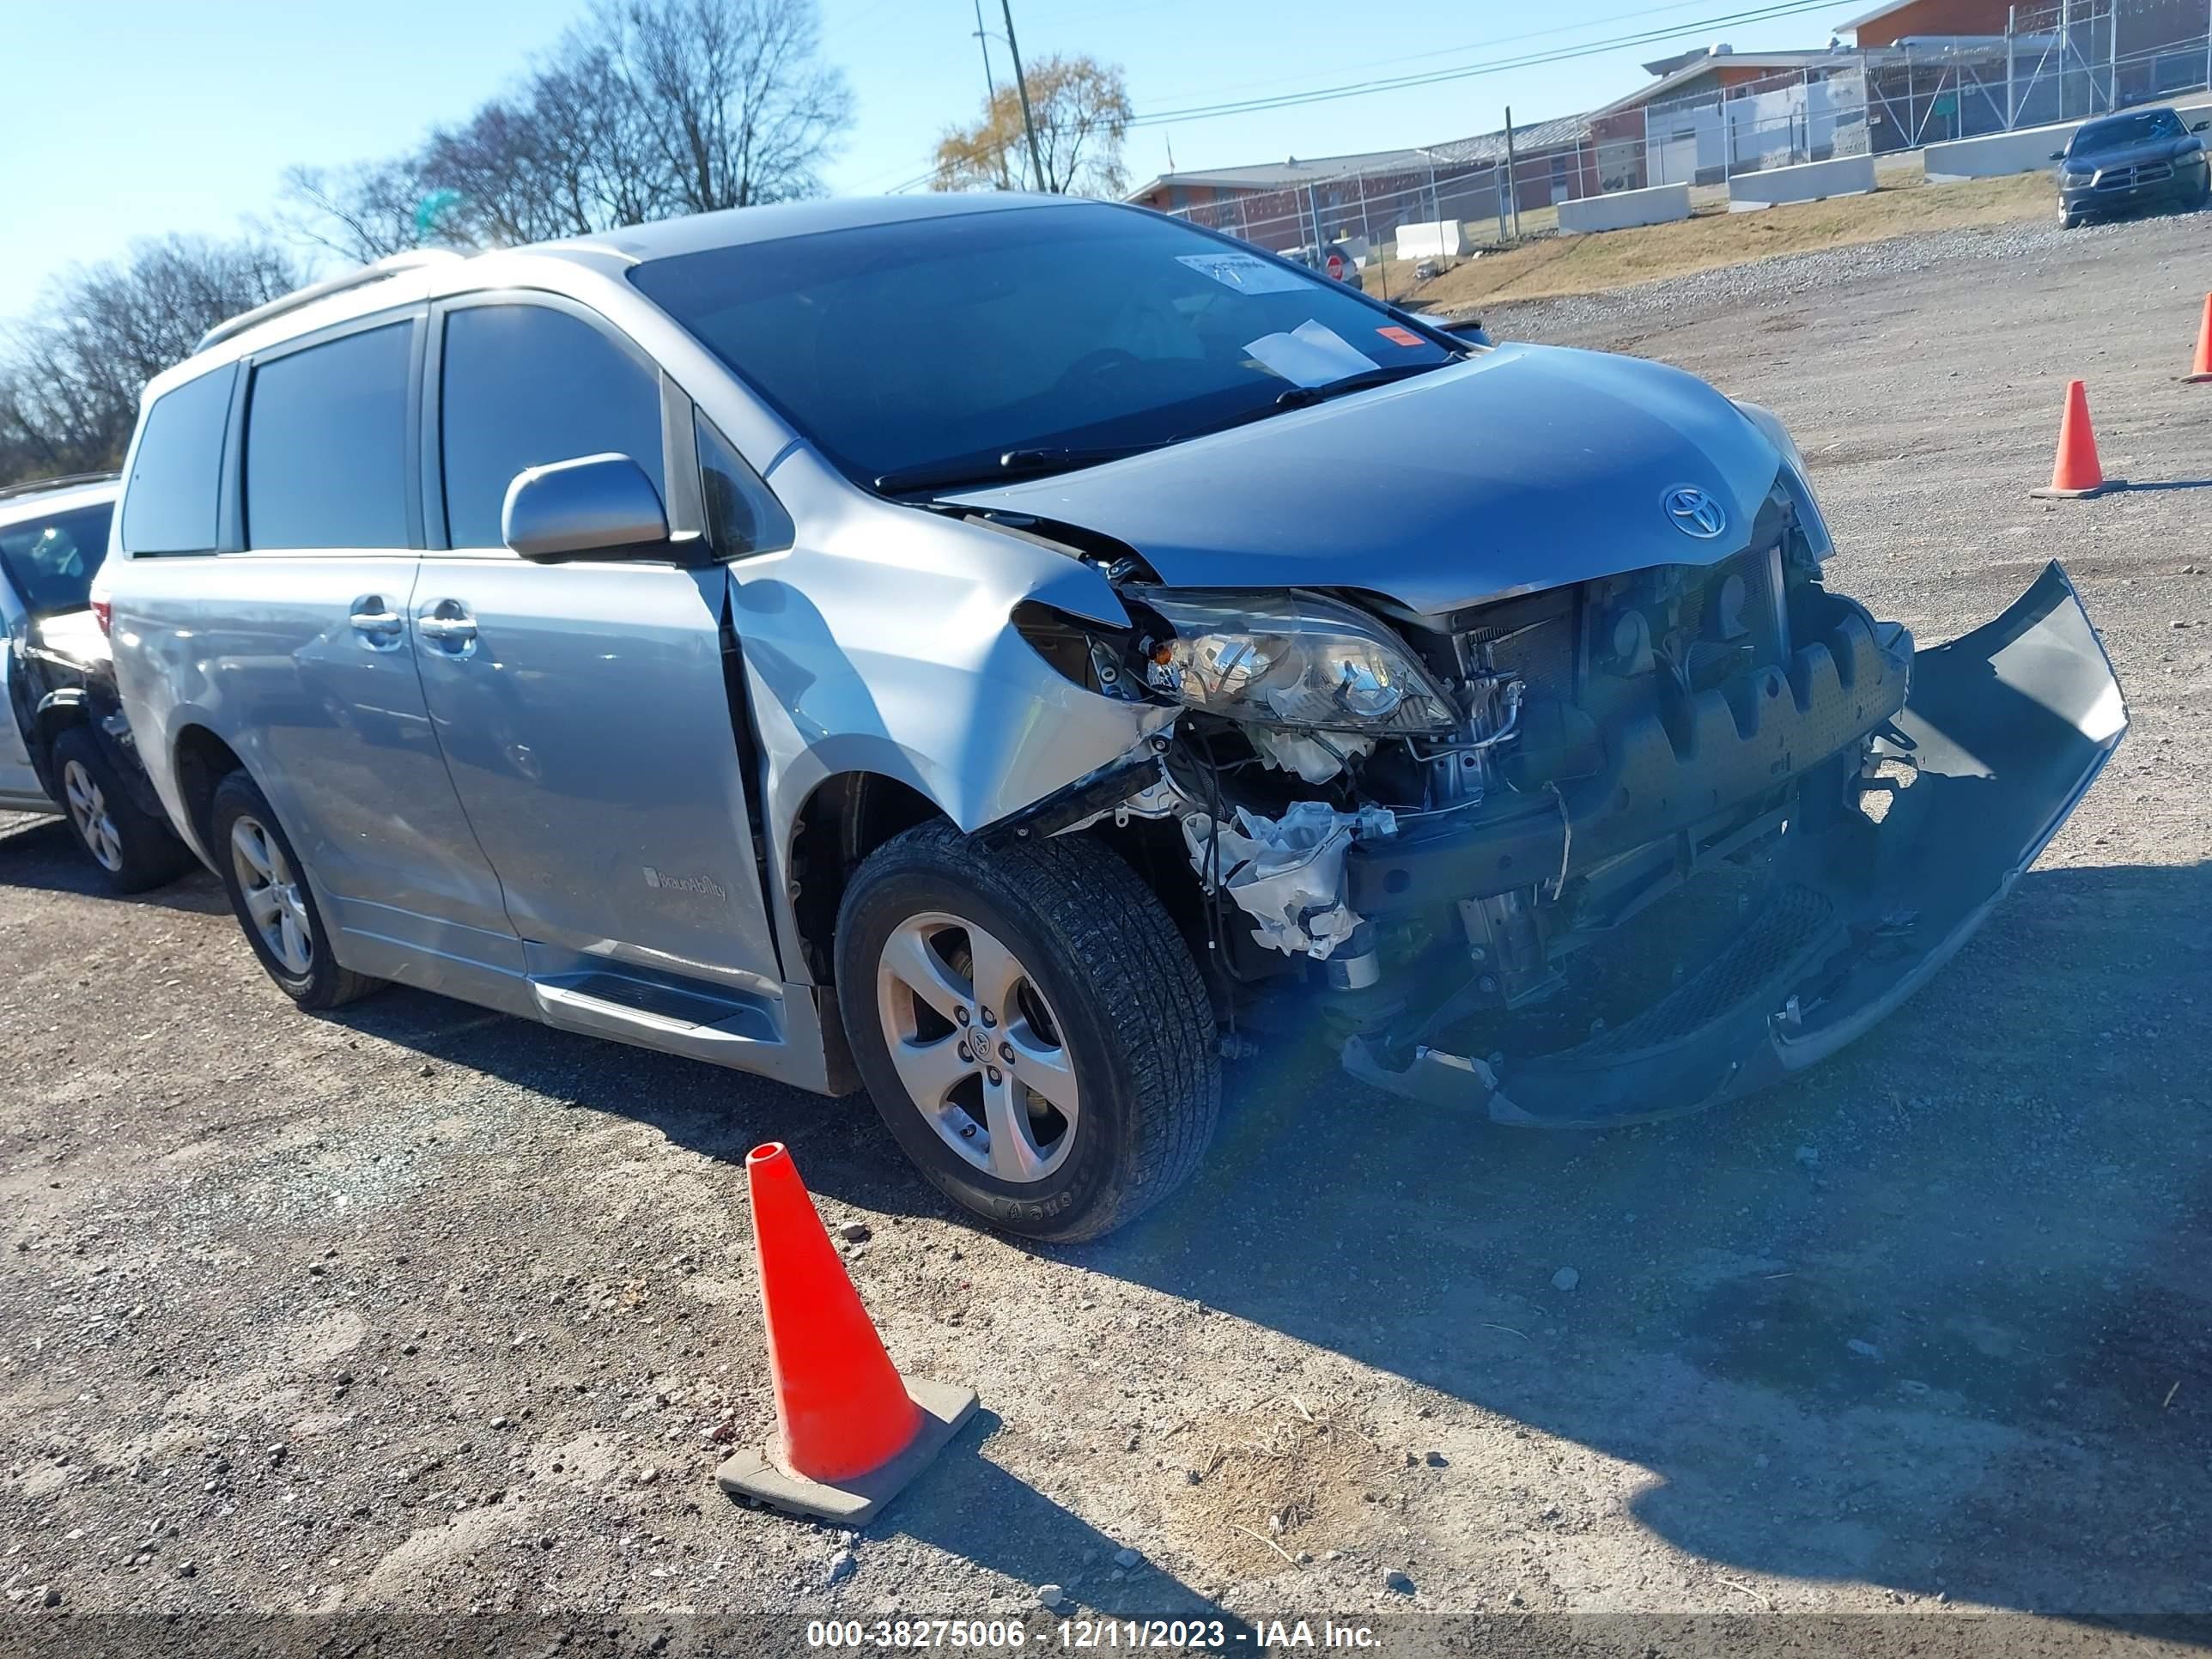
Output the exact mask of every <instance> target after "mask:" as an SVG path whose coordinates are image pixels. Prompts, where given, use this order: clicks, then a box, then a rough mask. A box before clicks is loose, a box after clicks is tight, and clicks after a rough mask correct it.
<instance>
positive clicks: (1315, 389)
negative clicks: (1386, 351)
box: [1275, 357, 1459, 409]
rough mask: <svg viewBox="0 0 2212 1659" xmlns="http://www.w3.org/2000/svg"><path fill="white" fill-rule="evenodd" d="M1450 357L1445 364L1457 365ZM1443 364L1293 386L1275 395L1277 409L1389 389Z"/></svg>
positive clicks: (1396, 366) (1400, 366)
mask: <svg viewBox="0 0 2212 1659" xmlns="http://www.w3.org/2000/svg"><path fill="white" fill-rule="evenodd" d="M1458 361H1459V360H1458V359H1457V358H1455V357H1447V358H1446V359H1445V360H1444V362H1458ZM1443 366H1444V365H1443V363H1388V364H1381V365H1378V366H1377V367H1376V368H1363V369H1361V370H1360V371H1359V372H1358V374H1347V375H1346V376H1345V377H1344V378H1343V379H1342V380H1329V381H1326V382H1324V383H1323V384H1322V385H1320V386H1291V387H1290V388H1289V389H1288V390H1287V391H1285V392H1279V393H1277V394H1276V398H1275V407H1276V408H1278V409H1304V408H1307V407H1308V406H1309V405H1310V404H1318V403H1325V402H1327V401H1328V399H1329V398H1341V397H1343V396H1344V395H1345V394H1346V392H1364V391H1365V390H1367V388H1368V387H1369V386H1388V385H1389V384H1390V382H1391V381H1393V380H1405V379H1406V378H1407V377H1408V376H1409V375H1413V374H1427V373H1428V372H1429V371H1430V370H1431V369H1432V368H1443Z"/></svg>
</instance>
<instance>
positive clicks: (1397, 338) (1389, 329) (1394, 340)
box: [1376, 323, 1428, 345]
mask: <svg viewBox="0 0 2212 1659" xmlns="http://www.w3.org/2000/svg"><path fill="white" fill-rule="evenodd" d="M1376 333H1377V334H1380V335H1381V336H1382V337H1383V338H1384V339H1386V340H1388V341H1389V343H1391V344H1392V345H1426V344H1428V342H1427V341H1426V340H1424V339H1423V338H1422V337H1420V336H1419V335H1418V334H1416V333H1414V332H1413V330H1412V329H1410V328H1400V327H1399V326H1398V325H1396V324H1395V323H1385V324H1384V325H1383V326H1382V327H1381V328H1378V329H1376Z"/></svg>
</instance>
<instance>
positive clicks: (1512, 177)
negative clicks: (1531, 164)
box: [1505, 104, 1521, 241]
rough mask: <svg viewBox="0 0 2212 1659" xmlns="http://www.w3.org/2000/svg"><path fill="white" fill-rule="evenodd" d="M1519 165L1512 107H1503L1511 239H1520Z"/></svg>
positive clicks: (1506, 188) (1506, 194)
mask: <svg viewBox="0 0 2212 1659" xmlns="http://www.w3.org/2000/svg"><path fill="white" fill-rule="evenodd" d="M1518 166H1519V164H1518V163H1517V162H1516V161H1515V160H1514V159H1513V106H1512V105H1510V104H1508V105H1507V106H1505V198H1506V200H1507V201H1509V202H1510V203H1511V204H1513V237H1514V240H1516V241H1518V240H1520V237H1521V186H1520V184H1519V182H1518V179H1517V178H1516V168H1517V167H1518Z"/></svg>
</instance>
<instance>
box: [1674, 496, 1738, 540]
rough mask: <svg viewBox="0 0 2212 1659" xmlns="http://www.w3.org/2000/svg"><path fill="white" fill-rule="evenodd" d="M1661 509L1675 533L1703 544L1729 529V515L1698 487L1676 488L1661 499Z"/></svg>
mask: <svg viewBox="0 0 2212 1659" xmlns="http://www.w3.org/2000/svg"><path fill="white" fill-rule="evenodd" d="M1659 505H1660V507H1662V509H1664V511H1665V512H1666V514H1667V517H1668V521H1669V522H1670V523H1672V524H1673V525H1674V528H1675V529H1677V530H1679V531H1680V532H1682V533H1683V534H1684V535H1685V536H1695V537H1696V538H1698V539H1699V541H1701V542H1709V541H1711V540H1712V538H1714V537H1716V536H1717V535H1719V534H1720V533H1721V532H1722V531H1723V530H1725V529H1727V528H1728V513H1727V512H1726V511H1725V510H1724V509H1723V507H1722V506H1721V504H1720V503H1719V502H1718V501H1715V500H1714V499H1713V498H1712V497H1711V496H1710V495H1706V494H1705V491H1704V490H1702V489H1699V488H1698V487H1697V485H1695V484H1676V485H1675V486H1674V488H1673V489H1670V490H1668V492H1667V493H1666V494H1665V495H1662V496H1661V497H1660V498H1659Z"/></svg>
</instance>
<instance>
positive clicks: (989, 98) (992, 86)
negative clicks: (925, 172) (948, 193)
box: [975, 0, 1014, 190]
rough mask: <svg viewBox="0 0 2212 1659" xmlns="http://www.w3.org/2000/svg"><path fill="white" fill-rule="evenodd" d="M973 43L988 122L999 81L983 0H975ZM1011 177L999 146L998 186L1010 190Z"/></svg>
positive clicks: (1002, 147) (997, 93) (993, 108)
mask: <svg viewBox="0 0 2212 1659" xmlns="http://www.w3.org/2000/svg"><path fill="white" fill-rule="evenodd" d="M975 44H976V45H977V46H981V47H982V49H983V94H984V97H983V118H984V119H985V120H986V121H988V120H989V119H990V118H991V112H993V111H994V110H995V109H997V108H998V107H999V83H998V82H996V81H994V80H993V79H992V78H991V37H990V35H989V34H988V33H987V32H986V31H985V29H984V27H983V0H975ZM1013 187H1014V181H1013V179H1012V178H1011V177H1009V176H1008V174H1007V173H1006V146H1005V145H1003V144H1001V145H1000V147H999V188H1000V190H1012V188H1013Z"/></svg>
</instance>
